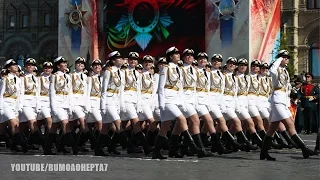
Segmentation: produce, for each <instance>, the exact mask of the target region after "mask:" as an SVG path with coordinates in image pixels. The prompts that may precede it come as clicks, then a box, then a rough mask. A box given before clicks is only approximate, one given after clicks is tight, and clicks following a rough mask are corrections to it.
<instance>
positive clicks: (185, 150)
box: [180, 138, 197, 156]
mask: <svg viewBox="0 0 320 180" xmlns="http://www.w3.org/2000/svg"><path fill="white" fill-rule="evenodd" d="M180 150H181V155H182V156H184V155H186V156H194V154H195V153H197V152H191V151H190V149H189V145H188V143H187V139H185V138H183V144H182V146H181V147H180Z"/></svg>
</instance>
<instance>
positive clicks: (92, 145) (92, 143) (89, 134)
mask: <svg viewBox="0 0 320 180" xmlns="http://www.w3.org/2000/svg"><path fill="white" fill-rule="evenodd" d="M86 134H87V137H88V139H89V141H90V148H91V150H95V149H96V146H97V138H96V137H95V135H94V134H93V133H92V131H91V130H88V131H87V132H86Z"/></svg>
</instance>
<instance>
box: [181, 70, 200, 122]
mask: <svg viewBox="0 0 320 180" xmlns="http://www.w3.org/2000/svg"><path fill="white" fill-rule="evenodd" d="M181 70H182V75H183V100H184V107H185V110H186V111H182V113H183V115H184V116H185V117H186V118H188V117H190V116H192V115H194V114H196V113H197V111H196V108H197V105H198V101H197V94H196V87H197V70H196V69H195V68H193V67H192V66H191V65H188V64H184V66H183V67H182V68H181Z"/></svg>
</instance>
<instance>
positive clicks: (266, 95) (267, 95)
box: [259, 94, 269, 98]
mask: <svg viewBox="0 0 320 180" xmlns="http://www.w3.org/2000/svg"><path fill="white" fill-rule="evenodd" d="M259 96H264V97H266V98H268V97H269V94H259Z"/></svg>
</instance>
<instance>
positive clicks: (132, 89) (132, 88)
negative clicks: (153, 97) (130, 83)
mask: <svg viewBox="0 0 320 180" xmlns="http://www.w3.org/2000/svg"><path fill="white" fill-rule="evenodd" d="M124 90H125V91H137V88H134V87H125V88H124Z"/></svg>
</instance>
